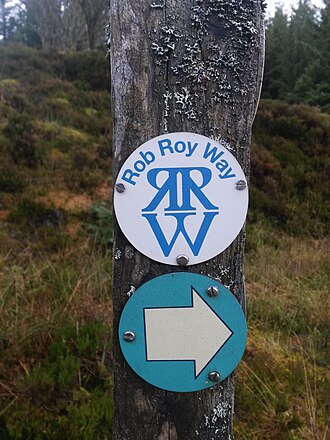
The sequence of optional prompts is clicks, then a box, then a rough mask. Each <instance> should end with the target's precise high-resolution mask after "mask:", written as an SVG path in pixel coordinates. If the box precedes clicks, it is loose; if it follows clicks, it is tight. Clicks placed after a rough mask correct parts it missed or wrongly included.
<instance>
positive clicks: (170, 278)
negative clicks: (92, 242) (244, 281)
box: [119, 272, 247, 392]
mask: <svg viewBox="0 0 330 440" xmlns="http://www.w3.org/2000/svg"><path fill="white" fill-rule="evenodd" d="M246 338H247V326H246V321H245V317H244V314H243V311H242V309H241V306H240V304H239V303H238V302H237V300H236V299H235V297H234V296H233V295H232V294H231V293H230V291H229V290H227V289H226V288H225V287H224V286H222V285H221V284H219V283H218V282H217V281H215V280H213V279H212V278H209V277H206V276H204V275H198V274H195V273H189V272H176V273H170V274H166V275H162V276H159V277H157V278H154V279H152V280H150V281H148V282H147V283H145V284H143V285H142V286H141V287H139V288H138V289H137V290H136V292H135V293H134V294H133V295H132V296H131V298H130V299H129V300H128V302H127V304H126V306H125V307H124V310H123V312H122V315H121V318H120V323H119V340H120V346H121V350H122V352H123V355H124V357H125V359H126V361H127V362H128V364H129V365H130V366H131V368H132V369H133V370H134V371H135V373H137V374H138V375H139V376H140V377H142V379H144V380H145V381H146V382H149V383H150V384H152V385H154V386H156V387H158V388H162V389H164V390H168V391H177V392H188V391H198V390H202V389H204V388H208V387H211V386H213V385H214V384H215V383H216V382H219V381H221V380H223V379H225V378H226V377H227V376H228V375H229V374H230V373H231V372H232V371H233V370H234V369H235V367H236V366H237V364H238V362H239V361H240V359H241V357H242V355H243V353H244V350H245V345H246Z"/></svg>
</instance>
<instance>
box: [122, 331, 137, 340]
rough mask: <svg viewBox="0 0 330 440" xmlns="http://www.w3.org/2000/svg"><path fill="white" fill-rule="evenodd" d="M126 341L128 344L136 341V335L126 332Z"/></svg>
mask: <svg viewBox="0 0 330 440" xmlns="http://www.w3.org/2000/svg"><path fill="white" fill-rule="evenodd" d="M124 339H125V341H127V342H133V341H134V339H135V333H134V332H125V333H124Z"/></svg>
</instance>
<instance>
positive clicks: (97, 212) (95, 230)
mask: <svg viewBox="0 0 330 440" xmlns="http://www.w3.org/2000/svg"><path fill="white" fill-rule="evenodd" d="M85 227H86V230H87V231H88V232H89V233H90V234H91V235H92V237H93V238H94V240H95V241H96V242H97V243H99V244H100V245H101V246H103V247H104V248H106V249H107V248H108V249H109V248H110V246H111V245H112V242H113V236H112V210H111V209H110V208H109V207H108V206H107V205H106V204H105V203H101V204H99V205H96V206H92V208H91V221H90V222H89V223H86V225H85Z"/></svg>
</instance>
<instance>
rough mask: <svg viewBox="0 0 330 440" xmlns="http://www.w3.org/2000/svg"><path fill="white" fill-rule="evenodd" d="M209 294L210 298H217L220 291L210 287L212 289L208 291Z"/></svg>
mask: <svg viewBox="0 0 330 440" xmlns="http://www.w3.org/2000/svg"><path fill="white" fill-rule="evenodd" d="M207 294H208V296H210V297H211V298H215V297H216V296H218V294H219V289H218V288H217V287H215V286H210V287H209V288H208V289H207Z"/></svg>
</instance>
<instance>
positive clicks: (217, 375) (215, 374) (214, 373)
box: [209, 371, 221, 382]
mask: <svg viewBox="0 0 330 440" xmlns="http://www.w3.org/2000/svg"><path fill="white" fill-rule="evenodd" d="M209 379H210V381H211V382H220V380H221V376H220V373H218V372H217V371H211V373H209Z"/></svg>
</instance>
